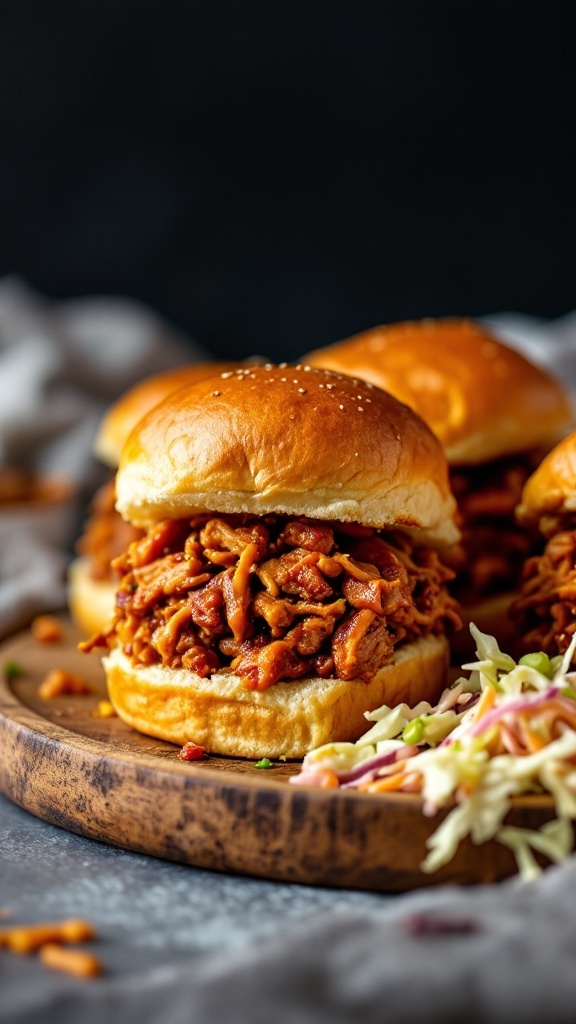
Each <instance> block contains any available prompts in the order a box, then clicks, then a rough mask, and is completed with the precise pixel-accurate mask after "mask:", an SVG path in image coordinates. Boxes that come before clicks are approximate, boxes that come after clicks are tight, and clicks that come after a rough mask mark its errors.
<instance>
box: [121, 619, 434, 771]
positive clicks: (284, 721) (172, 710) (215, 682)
mask: <svg viewBox="0 0 576 1024" xmlns="http://www.w3.org/2000/svg"><path fill="white" fill-rule="evenodd" d="M448 661H449V649H448V642H447V640H446V638H445V637H437V636H428V637H425V638H424V639H422V640H417V641H416V642H415V643H411V644H405V645H403V646H401V647H399V648H398V649H397V651H396V653H395V657H394V661H393V662H392V664H391V665H385V666H384V667H383V668H381V669H380V670H379V671H378V672H377V673H376V675H375V676H373V678H372V679H371V680H370V682H368V683H363V682H360V681H359V680H351V681H344V680H342V679H318V678H308V679H300V680H295V681H294V682H286V683H275V684H274V686H271V687H269V689H267V690H264V691H262V692H257V691H254V690H246V689H245V688H244V687H243V686H242V683H241V682H240V679H239V678H238V676H236V675H234V673H233V672H232V671H231V670H223V671H221V672H216V673H215V674H214V675H212V676H211V677H210V678H209V679H201V678H200V676H198V675H195V674H194V673H193V672H189V671H187V670H186V669H169V668H165V667H164V666H162V665H138V666H134V665H133V664H132V662H131V661H130V659H129V658H127V657H126V655H125V654H124V653H123V652H122V651H121V650H120V649H119V648H116V649H115V650H113V651H112V652H111V653H110V654H109V655H108V656H107V657H106V658H104V659H103V665H104V669H105V671H106V679H107V681H108V692H109V694H110V700H111V701H112V704H113V705H114V707H115V709H116V711H117V712H118V714H119V715H120V717H121V718H123V719H124V721H125V722H127V723H128V725H131V726H133V728H134V729H138V731H139V732H143V733H146V734H147V735H148V736H155V737H157V738H158V739H161V740H168V742H170V743H178V744H184V743H186V742H187V741H188V740H193V741H194V743H198V744H200V746H202V747H204V748H205V749H206V750H207V751H209V752H210V753H212V754H227V755H229V756H231V757H250V758H260V757H276V758H277V757H289V758H300V757H304V754H306V753H308V751H309V750H313V749H314V748H315V747H319V746H321V745H322V744H323V743H329V742H334V741H338V740H340V741H343V740H356V739H358V737H359V736H361V735H362V733H364V732H366V730H367V728H368V727H369V725H370V723H369V722H367V721H366V719H365V718H364V712H365V711H372V710H373V709H374V708H378V707H380V706H381V705H382V704H388V705H394V704H399V703H401V702H402V701H406V703H407V704H410V705H411V706H412V705H414V704H417V703H418V702H419V701H421V700H429V701H430V702H431V703H434V702H435V701H436V698H437V697H438V696H439V694H440V692H441V691H442V689H443V688H444V686H445V685H446V673H447V669H448Z"/></svg>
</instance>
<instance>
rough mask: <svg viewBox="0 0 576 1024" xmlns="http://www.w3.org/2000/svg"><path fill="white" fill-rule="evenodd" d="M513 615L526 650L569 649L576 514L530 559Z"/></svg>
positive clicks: (575, 610) (574, 619) (575, 613)
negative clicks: (541, 551) (539, 552)
mask: <svg viewBox="0 0 576 1024" xmlns="http://www.w3.org/2000/svg"><path fill="white" fill-rule="evenodd" d="M510 616H511V618H512V619H513V621H514V622H515V623H516V625H517V626H518V630H519V632H520V634H521V636H522V646H523V647H524V648H525V649H526V650H528V651H545V653H546V654H548V655H550V656H554V655H556V654H564V652H565V651H566V650H567V648H568V647H569V645H570V640H571V639H572V636H573V635H574V633H575V632H576V518H574V517H568V518H566V519H564V520H559V521H558V523H557V532H555V533H554V534H553V535H552V537H551V538H550V539H549V541H548V543H547V544H546V547H545V548H544V552H543V553H542V554H541V555H538V556H535V557H533V558H529V559H528V561H527V562H526V565H525V567H524V573H523V576H522V585H521V588H520V594H519V596H518V597H517V598H516V600H515V601H514V602H513V603H512V605H511V606H510Z"/></svg>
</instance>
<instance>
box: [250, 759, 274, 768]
mask: <svg viewBox="0 0 576 1024" xmlns="http://www.w3.org/2000/svg"><path fill="white" fill-rule="evenodd" d="M254 767H255V768H271V767H272V761H270V760H269V759H268V758H267V757H263V758H262V760H261V761H256V764H255V765H254Z"/></svg>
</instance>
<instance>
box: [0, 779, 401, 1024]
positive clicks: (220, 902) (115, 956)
mask: <svg viewBox="0 0 576 1024" xmlns="http://www.w3.org/2000/svg"><path fill="white" fill-rule="evenodd" d="M386 899H387V897H384V896H379V895H374V894H370V893H359V892H347V891H344V892H342V891H335V890H328V889H312V888H307V887H305V886H295V885H282V884H277V883H273V882H266V881H260V880H257V879H252V878H242V877H237V876H236V877H234V876H230V875H221V874H217V873H216V872H210V871H203V870H199V869H195V868H190V867H184V866H181V865H178V864H171V863H168V862H167V861H160V860H155V859H154V858H152V857H145V856H141V855H139V854H133V853H129V852H127V851H125V850H118V849H115V848H114V847H111V846H106V845H104V844H100V843H96V842H93V841H91V840H89V839H84V838H82V837H80V836H76V835H72V834H71V833H68V832H64V831H62V830H61V829H58V828H56V827H54V826H53V825H49V824H47V823H46V822H43V821H40V820H39V819H37V818H34V817H33V816H32V815H30V814H28V813H27V812H26V811H23V810H21V809H20V808H19V807H16V806H15V805H14V804H12V803H10V802H9V801H8V800H6V799H5V798H4V797H1V796H0V907H8V908H10V909H11V910H12V912H13V920H14V921H15V922H20V921H22V922H30V921H41V920H45V921H46V920H54V919H60V918H64V917H87V918H89V919H90V920H92V921H93V922H94V923H95V925H96V928H97V931H98V935H99V937H100V939H99V943H98V951H99V954H100V955H101V957H102V959H103V961H104V963H105V965H106V972H107V975H109V976H110V977H113V978H122V977H128V976H129V975H130V974H131V973H132V972H134V971H138V972H141V971H144V970H147V969H149V968H151V967H155V968H157V967H158V966H160V965H163V964H171V965H174V964H178V963H182V962H186V961H187V960H196V959H197V958H199V957H201V956H204V955H209V954H212V953H216V954H218V955H226V954H227V953H228V952H231V951H233V950H234V951H238V950H243V949H250V948H254V947H255V946H257V945H258V944H262V945H263V946H264V945H266V943H268V942H269V941H270V940H272V939H274V938H275V937H277V936H278V935H279V934H282V933H283V932H284V931H286V930H289V929H290V928H291V927H292V926H293V925H296V924H298V923H299V922H303V921H305V920H310V921H315V920H316V919H317V918H318V917H319V916H321V915H323V914H324V913H326V912H330V913H341V912H342V911H347V910H353V909H358V910H362V909H370V908H377V907H380V906H382V905H383V903H385V902H386ZM22 984H25V985H27V986H28V985H29V986H33V987H35V988H36V989H37V991H38V995H40V992H41V990H45V993H46V999H47V1000H48V998H49V996H51V995H52V994H53V993H54V992H56V991H58V992H62V991H63V990H70V991H78V994H79V998H81V997H82V996H83V988H82V987H81V988H80V989H78V985H79V983H78V982H76V981H74V980H71V979H68V978H66V977H65V976H59V975H52V974H51V973H49V972H48V971H46V970H45V969H44V968H43V967H42V966H41V965H40V964H39V963H38V962H37V960H36V959H35V958H32V959H28V958H26V959H25V960H20V959H17V958H15V957H13V956H8V954H3V955H1V956H0V1019H2V1020H6V1021H8V1020H9V1018H7V1017H4V1016H2V1007H3V1006H4V1005H8V1004H9V1003H11V999H10V990H11V989H12V988H19V987H21V986H22ZM84 988H85V986H84ZM54 1020H56V1018H54ZM51 1021H52V1018H51V1017H50V1016H45V1017H43V1019H42V1024H51Z"/></svg>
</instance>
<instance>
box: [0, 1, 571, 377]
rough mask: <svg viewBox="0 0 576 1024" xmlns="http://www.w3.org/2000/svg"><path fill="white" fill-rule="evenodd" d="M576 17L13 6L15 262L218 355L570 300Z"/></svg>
mask: <svg viewBox="0 0 576 1024" xmlns="http://www.w3.org/2000/svg"><path fill="white" fill-rule="evenodd" d="M575 11H576V7H575V5H574V3H573V2H563V0H497V2H490V0H484V2H481V3H480V2H475V0H473V2H464V0H374V2H371V0H346V2H343V0H289V2H288V0H205V2H198V0H186V2H184V0H172V2H171V0H164V2H156V0H134V2H128V0H98V3H94V2H91V0H73V2H57V0H38V2H29V0H18V2H16V0H14V2H3V3H1V4H0V80H1V83H2V85H1V88H0V147H1V159H0V271H1V272H2V273H5V272H18V273H20V274H22V275H24V276H25V277H26V278H28V280H29V281H30V283H31V284H33V285H34V286H35V287H36V288H39V289H40V290H42V291H44V292H46V293H47V294H49V295H52V296H55V297H66V296H73V295H81V294H86V293H95V292H108V293H114V294H124V295H129V296H133V297H137V298H140V299H142V300H144V301H145V302H147V303H150V304H151V305H153V306H155V307H156V308H157V309H159V310H160V311H161V312H162V313H164V314H165V315H167V316H168V317H170V318H171V319H172V320H173V321H174V322H176V323H177V324H179V325H181V326H183V327H185V328H186V329H187V330H189V331H190V332H192V333H193V334H195V335H196V336H197V338H198V339H199V340H200V341H201V342H203V343H204V345H206V346H207V347H208V348H209V349H211V350H212V351H213V352H214V353H215V354H217V355H219V356H224V355H234V356H242V355H246V354H250V353H252V352H259V353H262V354H267V355H270V356H271V357H274V358H277V359H281V358H290V357H295V356H298V355H299V354H301V353H302V352H304V351H306V350H307V349H310V348H312V347H315V346H317V345H320V344H327V343H329V342H331V341H334V340H336V339H337V338H339V337H343V336H346V335H347V334H350V333H353V332H356V331H358V330H360V329H362V328H364V327H368V326H371V325H373V324H376V323H379V322H385V321H389V320H395V319H404V318H407V317H420V316H424V315H432V316H434V315H440V314H461V313H464V314H473V315H481V314H484V313H490V312H494V311H500V310H509V309H515V310H521V311H523V312H528V313H533V314H537V315H539V316H544V317H552V316H557V315H560V314H562V313H564V312H566V311H568V310H569V309H571V308H573V307H574V306H575V305H576V289H575V284H576V264H575V257H574V238H575V234H576V200H575V195H576V188H575V186H576V143H575V130H574V129H575V123H574V111H575V100H576V71H575V53H574V38H575V28H576V24H575V21H576V19H575Z"/></svg>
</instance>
